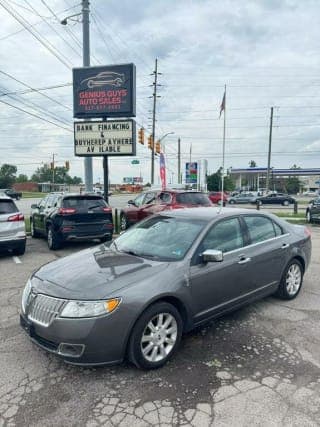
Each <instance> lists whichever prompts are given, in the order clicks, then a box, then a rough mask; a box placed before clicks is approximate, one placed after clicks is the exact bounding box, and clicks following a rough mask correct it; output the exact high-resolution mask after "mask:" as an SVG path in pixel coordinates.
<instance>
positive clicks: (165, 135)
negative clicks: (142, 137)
mask: <svg viewBox="0 0 320 427" xmlns="http://www.w3.org/2000/svg"><path fill="white" fill-rule="evenodd" d="M173 134H174V132H168V133H166V134H164V135H163V136H162V137H161V138H159V142H160V143H161V141H162V140H163V139H164V138H166V137H167V136H168V135H173ZM164 151H165V150H164V145H163V152H164Z"/></svg>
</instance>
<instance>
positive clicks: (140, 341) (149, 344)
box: [128, 302, 183, 369]
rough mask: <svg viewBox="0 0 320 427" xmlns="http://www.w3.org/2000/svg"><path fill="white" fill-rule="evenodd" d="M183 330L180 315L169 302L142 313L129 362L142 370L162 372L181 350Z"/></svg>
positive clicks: (130, 345) (135, 332)
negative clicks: (159, 370)
mask: <svg viewBox="0 0 320 427" xmlns="http://www.w3.org/2000/svg"><path fill="white" fill-rule="evenodd" d="M161 325H162V327H161ZM156 328H160V329H156ZM182 329H183V323H182V319H181V316H180V313H179V311H178V310H177V309H176V308H175V307H174V306H173V305H171V304H168V303H166V302H158V303H156V304H153V305H151V306H150V307H149V308H147V309H146V310H145V311H144V312H143V313H142V315H141V316H140V318H139V319H138V321H137V322H136V324H135V326H134V328H133V330H132V332H131V336H130V339H129V345H128V358H129V360H130V361H131V362H132V363H134V364H135V365H136V366H137V367H138V368H142V369H156V368H160V367H161V366H163V365H164V364H165V363H166V362H167V361H168V360H169V359H170V358H171V357H172V355H173V354H174V352H175V351H176V349H177V348H178V346H179V343H180V340H181V335H182ZM152 331H153V332H152ZM157 333H159V335H158V336H156V334H157ZM148 348H149V349H148Z"/></svg>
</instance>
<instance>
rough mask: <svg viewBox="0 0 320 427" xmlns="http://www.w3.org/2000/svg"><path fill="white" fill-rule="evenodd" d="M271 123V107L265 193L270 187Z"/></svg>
mask: <svg viewBox="0 0 320 427" xmlns="http://www.w3.org/2000/svg"><path fill="white" fill-rule="evenodd" d="M272 123H273V107H271V113H270V131H269V149H268V168H267V181H266V190H267V191H269V186H270V162H271V142H272Z"/></svg>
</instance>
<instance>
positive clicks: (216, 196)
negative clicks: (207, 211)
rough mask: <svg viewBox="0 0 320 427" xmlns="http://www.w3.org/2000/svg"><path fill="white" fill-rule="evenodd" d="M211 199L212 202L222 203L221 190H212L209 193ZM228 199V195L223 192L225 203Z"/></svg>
mask: <svg viewBox="0 0 320 427" xmlns="http://www.w3.org/2000/svg"><path fill="white" fill-rule="evenodd" d="M209 199H210V200H211V202H212V203H215V204H220V203H221V191H211V192H210V193H209ZM227 201H228V196H227V194H226V193H223V205H225V204H226V202H227Z"/></svg>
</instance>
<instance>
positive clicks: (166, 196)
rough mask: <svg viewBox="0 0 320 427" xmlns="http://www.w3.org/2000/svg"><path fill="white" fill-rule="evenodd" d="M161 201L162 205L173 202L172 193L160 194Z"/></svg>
mask: <svg viewBox="0 0 320 427" xmlns="http://www.w3.org/2000/svg"><path fill="white" fill-rule="evenodd" d="M159 201H160V203H170V202H171V194H170V193H160V195H159Z"/></svg>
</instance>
